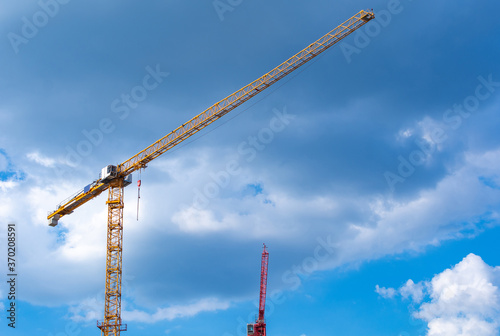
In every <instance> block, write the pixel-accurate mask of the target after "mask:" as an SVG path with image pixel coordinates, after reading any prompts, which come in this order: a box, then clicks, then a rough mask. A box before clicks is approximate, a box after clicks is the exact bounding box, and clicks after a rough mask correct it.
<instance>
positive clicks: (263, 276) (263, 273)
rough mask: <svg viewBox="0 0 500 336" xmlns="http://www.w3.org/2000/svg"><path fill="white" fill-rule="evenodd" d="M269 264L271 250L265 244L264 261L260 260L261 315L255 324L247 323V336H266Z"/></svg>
mask: <svg viewBox="0 0 500 336" xmlns="http://www.w3.org/2000/svg"><path fill="white" fill-rule="evenodd" d="M268 265H269V252H268V251H267V246H266V244H264V248H263V250H262V261H261V262H260V294H259V317H258V318H257V321H255V323H254V324H247V336H266V320H265V319H264V312H265V310H266V292H267V266H268Z"/></svg>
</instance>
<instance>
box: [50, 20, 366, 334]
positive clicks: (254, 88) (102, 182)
mask: <svg viewBox="0 0 500 336" xmlns="http://www.w3.org/2000/svg"><path fill="white" fill-rule="evenodd" d="M374 17H375V15H374V13H373V11H370V10H368V11H364V10H362V11H360V12H359V13H357V14H356V15H354V16H353V17H351V18H350V19H348V20H347V21H345V22H344V23H342V24H340V25H339V26H338V27H337V28H335V29H333V30H332V31H330V32H329V33H327V34H326V35H324V36H323V37H321V38H320V39H319V40H317V41H316V42H314V43H312V44H310V45H309V46H308V47H307V48H305V49H303V50H302V51H300V52H299V53H297V54H295V55H293V56H292V57H290V58H289V59H287V60H286V61H285V62H283V63H281V64H280V65H278V66H277V67H276V68H274V69H272V70H271V71H269V72H268V73H266V74H265V75H264V76H262V77H260V78H258V79H257V80H255V81H253V82H252V83H250V84H248V85H247V86H245V87H243V88H242V89H240V90H238V91H236V92H235V93H233V94H232V95H230V96H228V97H226V98H224V99H223V100H221V101H219V102H218V103H216V104H214V105H212V106H210V107H209V108H208V109H206V110H205V111H203V112H202V113H200V114H198V115H197V116H195V117H194V118H192V119H191V120H189V121H188V122H186V123H184V124H182V125H181V126H179V127H178V128H176V129H175V130H173V131H172V132H170V133H169V134H167V135H166V136H164V137H163V138H161V139H160V140H158V141H156V142H155V143H153V144H152V145H151V146H149V147H147V148H146V149H144V150H142V151H141V152H139V153H137V154H136V155H134V156H132V157H131V158H130V159H128V160H126V161H124V162H123V163H121V164H119V165H116V166H115V165H108V166H106V167H104V168H103V169H102V171H101V173H100V176H99V178H98V179H97V180H96V181H94V182H92V183H91V184H89V185H87V186H86V187H84V188H83V189H82V190H80V191H78V192H77V193H76V194H74V195H73V196H71V197H69V198H68V199H66V200H64V201H63V202H61V203H60V204H59V205H58V206H57V209H56V210H55V211H52V212H50V213H49V215H48V216H47V219H48V220H49V225H50V226H56V225H57V224H58V221H59V220H60V219H61V218H62V217H63V216H65V215H69V214H71V213H72V212H73V211H74V210H75V209H77V208H78V207H80V206H81V205H83V204H85V203H87V202H88V201H90V200H91V199H93V198H95V197H97V196H98V195H99V194H101V193H102V192H103V191H105V190H106V189H108V200H107V201H106V204H107V205H108V230H107V249H106V291H105V306H104V320H103V321H102V322H97V326H98V328H99V329H101V334H102V335H105V336H108V335H113V336H118V335H120V332H121V331H126V330H127V325H126V324H122V319H121V284H122V281H121V280H122V240H123V189H124V187H126V186H128V185H129V184H130V183H131V182H132V175H131V174H132V173H133V172H134V171H136V170H140V169H143V168H146V167H147V164H148V163H149V162H150V161H152V160H154V159H155V158H157V157H158V156H160V155H162V154H163V153H165V152H166V151H168V150H169V149H171V148H173V147H175V146H177V145H178V144H180V143H181V142H182V141H184V140H186V139H187V138H189V137H191V136H192V135H194V134H196V133H197V132H199V131H201V130H202V129H203V128H205V127H206V126H208V125H210V124H211V123H213V122H214V121H216V120H217V119H219V118H221V117H222V116H224V115H225V114H227V113H229V112H230V111H232V110H233V109H235V108H236V107H238V106H239V105H241V104H243V103H244V102H246V101H247V100H249V99H250V98H252V97H253V96H255V95H257V94H259V93H260V92H261V91H263V90H265V89H266V88H268V87H269V86H271V85H273V84H274V83H276V82H277V81H279V80H280V79H281V78H283V77H285V76H286V75H288V74H289V73H291V72H292V71H294V70H295V69H297V68H299V67H300V66H302V65H304V64H305V63H307V62H309V61H310V60H311V59H313V58H314V57H316V56H318V55H319V54H321V53H322V52H323V51H325V50H327V49H328V48H330V47H331V46H333V45H335V44H336V43H338V42H339V41H340V40H342V39H343V38H345V37H346V36H347V35H349V34H351V33H352V32H354V31H355V30H356V29H358V28H360V27H361V26H363V25H364V24H366V23H367V22H368V21H370V20H372V19H373V18H374Z"/></svg>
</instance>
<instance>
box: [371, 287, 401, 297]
mask: <svg viewBox="0 0 500 336" xmlns="http://www.w3.org/2000/svg"><path fill="white" fill-rule="evenodd" d="M375 292H376V293H377V294H378V295H380V296H381V297H383V298H387V299H392V298H393V297H394V296H395V295H396V294H397V291H396V290H395V289H394V288H385V287H379V285H376V286H375Z"/></svg>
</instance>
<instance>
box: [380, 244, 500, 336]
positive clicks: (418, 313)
mask: <svg viewBox="0 0 500 336" xmlns="http://www.w3.org/2000/svg"><path fill="white" fill-rule="evenodd" d="M499 285H500V267H499V266H497V267H491V266H489V265H487V264H486V263H485V262H484V261H483V260H482V259H481V257H479V256H477V255H475V254H472V253H471V254H469V255H468V256H467V257H465V258H464V259H463V260H462V261H461V262H459V263H458V264H457V265H455V266H453V267H451V268H449V269H446V270H444V271H443V272H441V273H439V274H437V275H435V276H434V277H433V278H432V280H431V281H422V282H419V283H417V284H415V283H414V282H413V281H412V280H408V281H407V282H406V283H405V284H404V285H403V286H402V287H401V288H399V289H397V290H396V289H394V288H388V289H384V290H383V291H380V292H379V291H378V289H379V288H380V287H379V286H378V285H377V287H376V290H377V293H379V294H380V295H381V296H382V297H386V298H387V297H389V298H390V297H394V296H396V295H397V294H400V295H401V296H402V297H403V298H406V299H410V300H411V301H412V302H413V303H414V304H416V310H415V312H414V313H413V315H414V317H415V318H418V319H421V320H424V321H425V322H426V323H427V325H428V331H427V335H428V336H494V335H498V331H499V326H500V317H499V316H500V314H499V313H500V290H499V288H498V286H499ZM386 293H392V294H393V295H391V296H389V295H386Z"/></svg>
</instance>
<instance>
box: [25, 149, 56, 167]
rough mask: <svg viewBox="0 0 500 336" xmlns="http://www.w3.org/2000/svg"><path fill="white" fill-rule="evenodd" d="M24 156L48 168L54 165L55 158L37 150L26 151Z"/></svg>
mask: <svg viewBox="0 0 500 336" xmlns="http://www.w3.org/2000/svg"><path fill="white" fill-rule="evenodd" d="M26 157H27V158H28V159H30V160H31V161H33V162H35V163H38V164H39V165H42V166H44V167H48V168H51V167H54V165H55V164H56V160H54V159H51V158H49V157H46V156H43V155H42V154H40V153H38V152H31V153H28V154H26Z"/></svg>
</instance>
